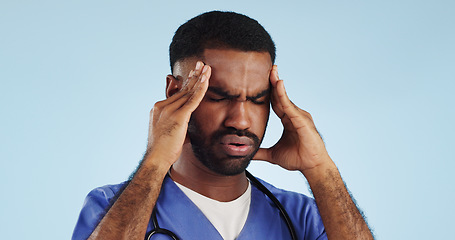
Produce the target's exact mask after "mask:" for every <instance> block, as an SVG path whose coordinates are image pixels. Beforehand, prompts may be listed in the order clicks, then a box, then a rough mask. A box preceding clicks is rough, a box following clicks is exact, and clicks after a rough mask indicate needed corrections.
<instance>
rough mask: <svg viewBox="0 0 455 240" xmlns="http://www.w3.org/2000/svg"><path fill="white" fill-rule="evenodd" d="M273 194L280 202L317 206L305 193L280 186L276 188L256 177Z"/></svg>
mask: <svg viewBox="0 0 455 240" xmlns="http://www.w3.org/2000/svg"><path fill="white" fill-rule="evenodd" d="M258 180H259V181H260V182H261V183H262V184H263V185H264V186H265V187H266V188H267V189H268V190H269V191H270V192H271V193H273V195H274V196H275V197H276V198H277V199H278V200H280V202H281V203H282V204H286V203H288V204H292V205H295V206H298V205H300V206H307V205H309V206H310V207H317V206H316V202H315V201H314V199H313V198H312V197H308V196H306V195H305V194H302V193H297V192H292V191H288V190H284V189H281V188H277V187H275V186H273V185H272V184H270V183H268V182H266V181H264V180H262V179H258Z"/></svg>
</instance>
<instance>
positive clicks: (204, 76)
mask: <svg viewBox="0 0 455 240" xmlns="http://www.w3.org/2000/svg"><path fill="white" fill-rule="evenodd" d="M205 80H207V75H202V77H201V83H203V82H205Z"/></svg>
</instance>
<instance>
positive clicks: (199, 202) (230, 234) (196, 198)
mask: <svg viewBox="0 0 455 240" xmlns="http://www.w3.org/2000/svg"><path fill="white" fill-rule="evenodd" d="M175 184H177V186H178V187H179V188H180V189H181V190H182V191H183V192H184V193H185V195H186V196H188V198H189V199H190V200H191V201H193V203H194V204H195V205H196V206H197V207H198V208H199V209H200V210H201V211H202V213H204V215H205V216H206V217H207V219H208V220H209V221H210V222H211V223H212V225H213V226H214V227H215V228H216V230H217V231H218V232H219V233H220V235H221V236H222V237H223V239H224V240H234V239H236V238H237V237H238V236H239V234H240V231H242V228H243V226H244V225H245V222H246V219H247V217H248V212H249V211H250V203H251V184H250V182H248V188H247V189H246V191H245V193H243V194H242V195H241V196H240V197H238V198H237V199H235V200H233V201H230V202H220V201H217V200H213V199H211V198H208V197H206V196H204V195H201V194H199V193H197V192H195V191H193V190H191V189H189V188H187V187H185V186H183V185H181V184H178V183H177V182H176V183H175Z"/></svg>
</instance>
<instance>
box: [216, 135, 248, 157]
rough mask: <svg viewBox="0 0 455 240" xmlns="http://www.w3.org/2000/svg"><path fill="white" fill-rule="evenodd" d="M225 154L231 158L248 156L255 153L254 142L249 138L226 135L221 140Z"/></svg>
mask: <svg viewBox="0 0 455 240" xmlns="http://www.w3.org/2000/svg"><path fill="white" fill-rule="evenodd" d="M221 145H222V148H223V150H224V152H225V153H226V154H227V155H230V156H247V155H249V154H251V152H252V151H253V146H254V141H253V140H252V139H250V138H249V137H245V136H242V137H241V136H237V135H226V136H224V137H222V138H221Z"/></svg>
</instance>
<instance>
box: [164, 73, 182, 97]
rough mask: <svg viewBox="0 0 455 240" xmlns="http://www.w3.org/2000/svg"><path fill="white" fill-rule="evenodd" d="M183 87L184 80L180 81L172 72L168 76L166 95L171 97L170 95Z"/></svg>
mask: <svg viewBox="0 0 455 240" xmlns="http://www.w3.org/2000/svg"><path fill="white" fill-rule="evenodd" d="M181 87H182V81H179V80H178V79H177V78H175V77H174V76H172V75H171V74H169V75H167V76H166V97H167V98H169V97H170V96H172V95H174V94H175V93H177V92H178V91H180V88H181Z"/></svg>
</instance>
